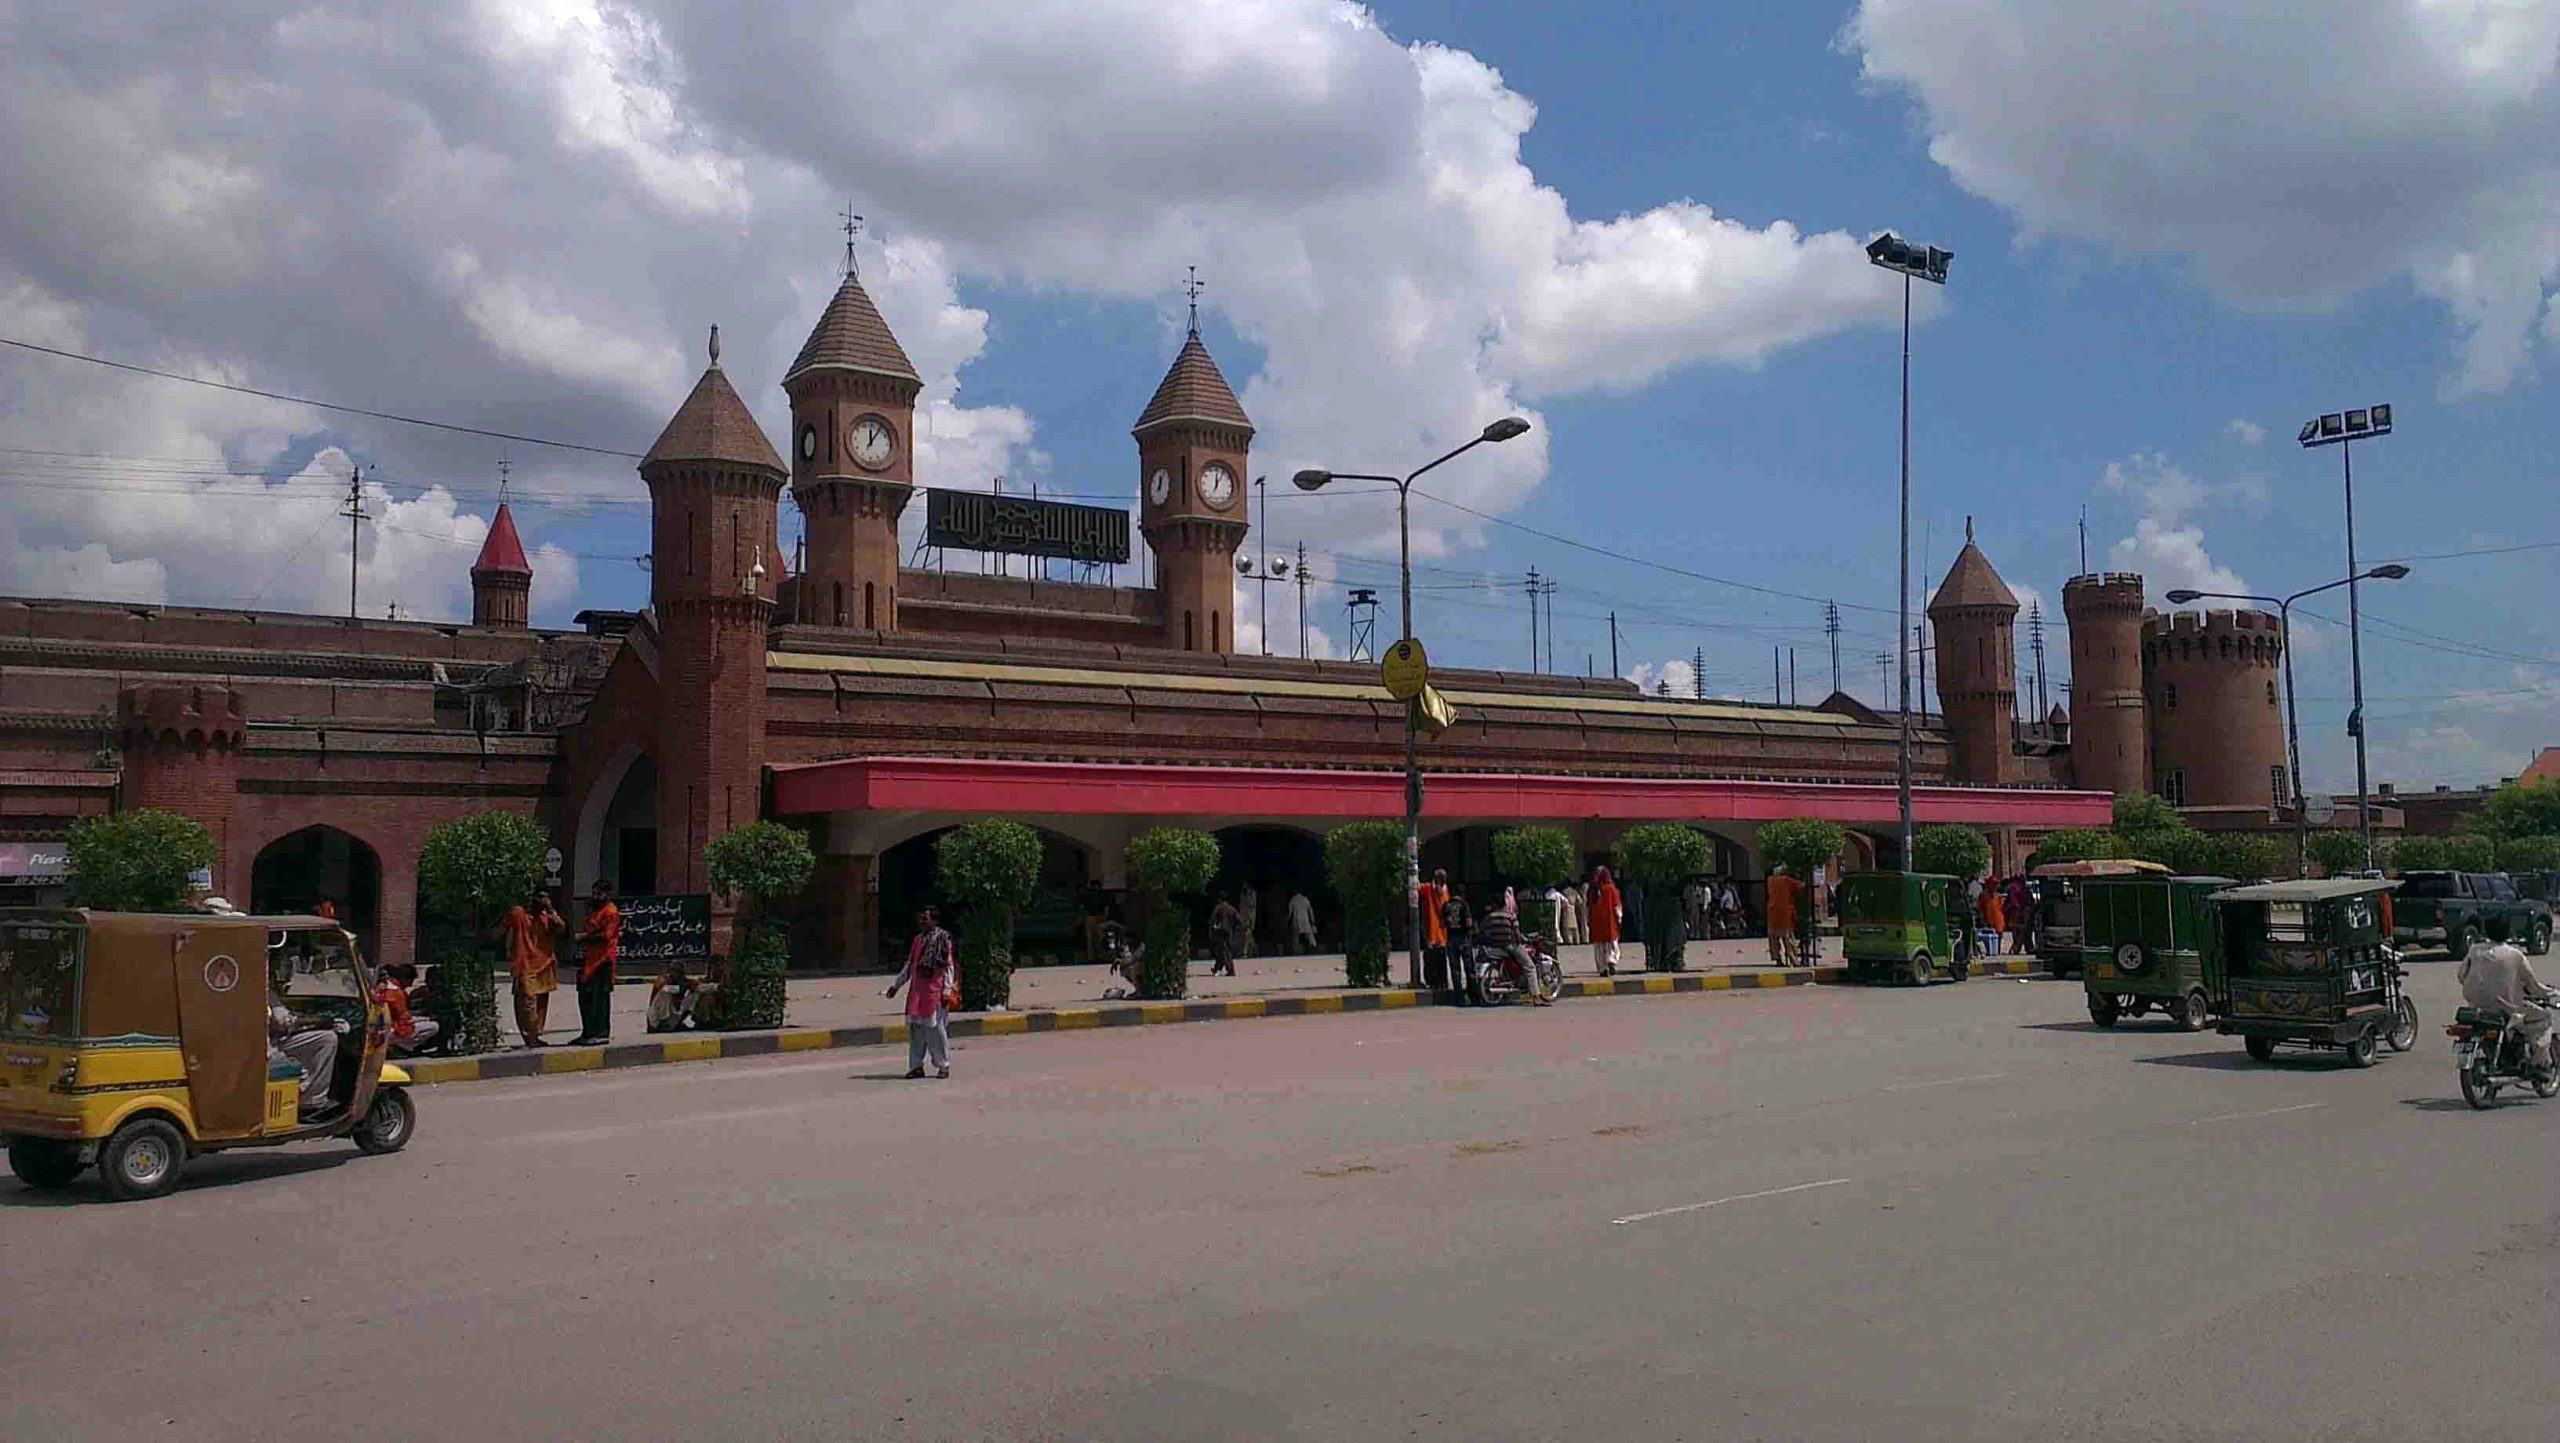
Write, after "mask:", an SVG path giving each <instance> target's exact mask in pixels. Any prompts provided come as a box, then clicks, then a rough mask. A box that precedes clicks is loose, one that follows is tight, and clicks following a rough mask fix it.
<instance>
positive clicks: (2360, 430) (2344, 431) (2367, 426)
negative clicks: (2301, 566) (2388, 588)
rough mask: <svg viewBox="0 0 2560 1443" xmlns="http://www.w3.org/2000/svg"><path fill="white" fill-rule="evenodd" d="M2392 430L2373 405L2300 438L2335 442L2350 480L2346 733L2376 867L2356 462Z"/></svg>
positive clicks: (2328, 420)
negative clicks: (2361, 448) (2359, 449)
mask: <svg viewBox="0 0 2560 1443" xmlns="http://www.w3.org/2000/svg"><path fill="white" fill-rule="evenodd" d="M2390 434H2391V407H2390V406H2388V405H2381V406H2370V407H2366V408H2363V409H2361V410H2353V411H2343V412H2341V411H2331V412H2329V413H2328V414H2327V415H2324V416H2315V417H2313V418H2312V419H2311V420H2309V421H2307V422H2304V423H2303V427H2302V434H2301V435H2300V436H2298V437H2296V438H2295V439H2297V440H2299V441H2300V442H2301V443H2302V445H2303V447H2304V448H2305V449H2306V450H2307V449H2309V448H2311V447H2314V446H2336V447H2337V448H2338V469H2339V474H2340V476H2341V478H2342V479H2343V480H2344V481H2345V483H2346V501H2347V669H2348V675H2349V678H2350V683H2351V685H2350V690H2351V691H2352V693H2353V700H2352V701H2351V703H2350V709H2349V710H2348V712H2347V734H2348V735H2349V736H2352V737H2354V738H2355V741H2356V825H2357V830H2358V831H2360V832H2361V833H2362V834H2363V837H2364V868H2365V870H2366V871H2368V872H2370V871H2372V870H2373V796H2372V776H2371V773H2370V772H2369V771H2368V769H2367V767H2366V762H2365V744H2364V615H2363V607H2362V603H2361V598H2360V597H2359V596H2358V594H2357V587H2356V580H2357V577H2358V576H2359V574H2360V573H2358V571H2357V570H2356V466H2355V454H2354V453H2355V443H2356V442H2358V441H2361V440H2366V439H2369V438H2371V437H2375V436H2388V435H2390Z"/></svg>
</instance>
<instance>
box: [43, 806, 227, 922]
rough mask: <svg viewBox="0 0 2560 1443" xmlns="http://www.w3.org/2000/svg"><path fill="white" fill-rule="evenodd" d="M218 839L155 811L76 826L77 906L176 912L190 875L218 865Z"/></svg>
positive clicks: (82, 821)
mask: <svg viewBox="0 0 2560 1443" xmlns="http://www.w3.org/2000/svg"><path fill="white" fill-rule="evenodd" d="M215 850H216V849H215V847H214V841H213V833H211V832H209V831H207V830H205V828H204V824H203V823H201V822H197V821H194V820H192V819H190V818H187V817H182V816H179V815H178V814H177V813H175V812H155V811H151V810H149V809H147V808H146V809H144V810H142V811H135V812H118V813H117V814H116V815H114V816H112V817H83V818H81V819H80V820H79V821H77V822H74V823H72V824H71V844H70V852H71V905H72V906H74V907H94V908H96V909H98V910H99V911H101V912H175V911H177V910H178V909H179V908H181V907H184V906H185V905H186V904H187V874H188V873H190V872H193V871H195V870H196V869H197V868H199V867H210V866H212V865H213V858H214V853H215Z"/></svg>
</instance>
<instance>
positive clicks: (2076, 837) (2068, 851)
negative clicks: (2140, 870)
mask: <svg viewBox="0 0 2560 1443" xmlns="http://www.w3.org/2000/svg"><path fill="white" fill-rule="evenodd" d="M2123 848H2124V843H2123V842H2122V841H2120V840H2119V839H2118V838H2117V837H2116V834H2115V833H2114V832H2112V831H2109V830H2108V829H2106V828H2104V827H2064V828H2062V829H2061V830H2060V831H2054V832H2047V833H2045V834H2044V839H2043V840H2042V841H2039V842H2037V843H2036V849H2035V850H2034V851H2032V852H2030V853H2028V854H2027V865H2028V867H2030V868H2034V867H2043V866H2050V865H2051V864H2053V863H2055V862H2087V861H2093V860H2096V859H2098V858H2102V857H2113V856H2117V855H2119V854H2120V853H2121V852H2122V850H2123Z"/></svg>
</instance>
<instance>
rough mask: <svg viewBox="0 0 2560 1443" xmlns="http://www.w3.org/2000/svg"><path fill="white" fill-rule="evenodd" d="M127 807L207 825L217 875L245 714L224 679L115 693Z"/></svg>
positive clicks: (235, 796) (236, 785) (234, 798)
mask: <svg viewBox="0 0 2560 1443" xmlns="http://www.w3.org/2000/svg"><path fill="white" fill-rule="evenodd" d="M116 732H117V739H118V742H119V744H120V745H121V746H122V747H123V749H124V778H123V782H124V785H123V800H122V807H123V810H125V811H129V812H131V811H141V810H145V809H149V810H153V811H164V812H175V813H177V814H178V815H179V816H182V817H188V818H192V819H193V820H195V821H198V822H201V823H203V824H204V826H205V827H206V829H207V830H209V831H211V832H212V833H213V840H214V844H215V846H216V847H217V848H218V849H219V850H218V852H217V854H216V857H215V861H214V865H213V874H214V876H215V877H217V878H219V877H221V876H223V875H224V873H223V870H222V865H223V854H226V853H228V851H229V850H230V845H231V816H232V811H233V809H234V808H235V807H237V805H238V804H239V797H240V753H241V751H242V749H243V748H244V747H246V746H247V745H248V741H249V715H248V712H247V711H246V710H245V709H244V708H243V707H242V706H241V705H240V698H239V695H238V694H237V693H235V692H233V691H232V690H231V689H230V688H229V687H226V686H156V685H155V686H133V687H127V688H125V689H124V690H123V691H122V692H120V693H118V694H117V696H116Z"/></svg>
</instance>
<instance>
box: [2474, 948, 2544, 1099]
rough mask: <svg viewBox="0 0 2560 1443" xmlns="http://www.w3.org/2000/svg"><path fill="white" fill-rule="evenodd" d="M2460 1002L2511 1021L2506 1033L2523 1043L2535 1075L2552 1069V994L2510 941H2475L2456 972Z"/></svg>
mask: <svg viewBox="0 0 2560 1443" xmlns="http://www.w3.org/2000/svg"><path fill="white" fill-rule="evenodd" d="M2456 976H2457V977H2459V978H2460V980H2461V982H2462V1000H2463V1001H2464V1002H2466V1003H2468V1004H2470V1005H2471V1006H2473V1007H2478V1008H2483V1009H2488V1008H2495V1009H2497V1010H2499V1011H2502V1012H2505V1013H2507V1014H2509V1015H2510V1016H2511V1017H2512V1018H2513V1019H2514V1021H2513V1022H2511V1023H2510V1024H2509V1030H2510V1031H2511V1032H2512V1033H2513V1034H2514V1035H2515V1036H2516V1037H2517V1038H2518V1039H2520V1040H2521V1041H2522V1042H2523V1043H2524V1044H2525V1062H2526V1065H2527V1066H2529V1067H2531V1068H2532V1069H2533V1070H2534V1071H2536V1072H2541V1073H2546V1074H2547V1073H2549V1072H2550V1070H2551V1012H2550V1010H2549V1003H2550V1002H2551V1000H2552V992H2551V989H2550V988H2549V987H2546V986H2544V985H2543V981H2542V979H2541V978H2539V977H2536V976H2534V975H2533V964H2532V963H2530V962H2527V961H2526V960H2525V958H2524V952H2523V950H2522V949H2521V948H2519V947H2517V946H2516V945H2515V944H2514V943H2512V942H2474V943H2472V944H2471V951H2470V954H2469V955H2468V956H2465V957H2464V958H2463V959H2462V967H2461V970H2460V971H2459V972H2458V973H2456Z"/></svg>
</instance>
